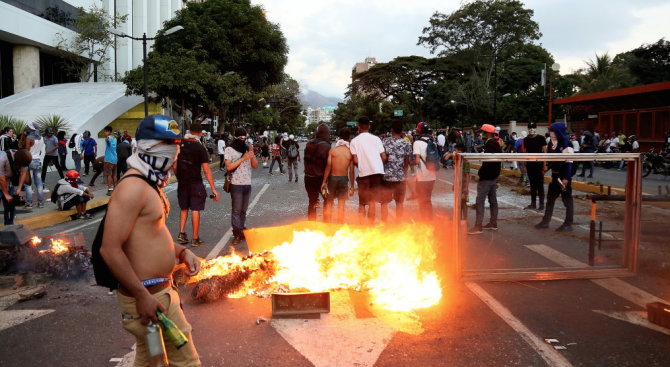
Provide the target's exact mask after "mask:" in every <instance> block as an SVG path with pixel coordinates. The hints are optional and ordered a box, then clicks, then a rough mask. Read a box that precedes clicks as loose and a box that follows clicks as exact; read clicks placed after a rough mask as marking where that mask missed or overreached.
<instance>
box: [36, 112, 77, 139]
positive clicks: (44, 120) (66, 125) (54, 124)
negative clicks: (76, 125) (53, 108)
mask: <svg viewBox="0 0 670 367" xmlns="http://www.w3.org/2000/svg"><path fill="white" fill-rule="evenodd" d="M35 122H37V124H38V125H39V127H40V133H42V135H45V134H46V130H47V128H48V127H50V128H51V129H53V131H54V135H56V134H57V133H58V132H59V131H61V130H63V131H67V130H69V129H70V121H69V120H68V119H66V118H64V117H62V116H59V115H53V114H48V115H42V116H40V117H38V118H36V119H35Z"/></svg>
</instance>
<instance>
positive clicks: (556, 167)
mask: <svg viewBox="0 0 670 367" xmlns="http://www.w3.org/2000/svg"><path fill="white" fill-rule="evenodd" d="M550 129H551V132H550V142H549V146H548V147H547V152H548V153H574V150H573V148H572V146H571V143H570V138H569V137H568V136H567V134H566V133H565V123H564V122H555V123H553V124H551V127H550ZM549 168H550V169H551V183H550V184H549V190H548V191H547V204H546V208H545V211H544V217H543V218H542V221H541V222H540V223H538V224H536V225H535V228H538V229H541V228H549V222H550V221H551V216H552V215H553V214H554V203H555V202H556V199H557V198H558V197H559V196H560V197H561V199H562V200H563V204H564V205H565V221H564V222H563V224H561V225H560V226H559V227H558V228H556V231H558V232H562V231H572V216H573V212H574V205H573V202H572V186H571V184H572V162H551V164H550V165H549Z"/></svg>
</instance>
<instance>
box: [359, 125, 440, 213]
mask: <svg viewBox="0 0 670 367" xmlns="http://www.w3.org/2000/svg"><path fill="white" fill-rule="evenodd" d="M402 127H403V124H402V121H400V120H393V123H392V125H391V133H392V135H391V137H389V138H386V139H384V141H382V144H383V145H384V151H385V152H386V157H387V159H386V163H384V178H382V182H381V188H382V192H381V200H380V201H381V217H382V222H384V223H387V222H388V214H389V203H390V202H391V200H393V201H395V221H396V223H400V222H401V221H402V215H403V205H404V204H403V203H404V202H405V193H406V190H405V189H406V188H407V184H406V183H405V179H406V178H407V169H408V168H409V158H410V157H412V148H411V147H410V146H409V144H407V142H406V141H405V139H403V136H402ZM440 136H441V137H443V138H444V135H442V134H440V135H439V136H438V137H437V138H438V139H439V138H440ZM352 167H353V166H352ZM352 174H353V171H352Z"/></svg>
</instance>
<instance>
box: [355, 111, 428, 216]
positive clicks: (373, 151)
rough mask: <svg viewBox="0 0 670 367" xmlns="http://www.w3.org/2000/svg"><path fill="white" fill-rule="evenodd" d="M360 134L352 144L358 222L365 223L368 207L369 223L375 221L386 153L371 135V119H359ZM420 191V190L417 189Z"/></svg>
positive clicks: (378, 140)
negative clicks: (356, 176)
mask: <svg viewBox="0 0 670 367" xmlns="http://www.w3.org/2000/svg"><path fill="white" fill-rule="evenodd" d="M358 129H359V130H360V132H361V133H360V134H358V136H357V137H355V138H354V139H353V140H352V141H351V144H350V148H351V154H352V155H353V158H354V164H355V165H356V166H358V178H357V179H356V182H358V220H359V223H360V224H364V223H365V217H366V215H365V214H366V213H365V207H366V206H367V207H368V212H367V223H368V224H373V223H374V221H375V214H376V208H375V206H376V204H377V203H378V202H379V189H380V187H381V180H382V177H384V163H385V162H386V151H385V150H384V144H382V141H381V140H380V139H379V138H378V137H377V136H375V135H372V134H370V132H369V131H370V119H369V118H367V117H366V116H363V117H361V118H359V119H358ZM417 191H418V189H417Z"/></svg>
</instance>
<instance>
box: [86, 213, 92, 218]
mask: <svg viewBox="0 0 670 367" xmlns="http://www.w3.org/2000/svg"><path fill="white" fill-rule="evenodd" d="M84 219H93V216H92V215H91V213H84Z"/></svg>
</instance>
